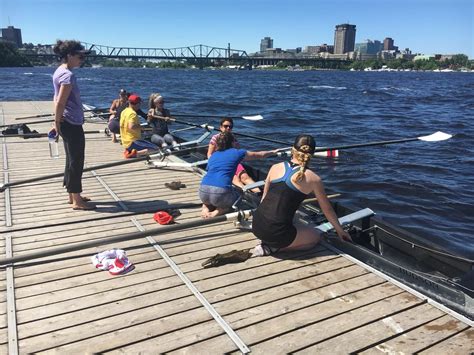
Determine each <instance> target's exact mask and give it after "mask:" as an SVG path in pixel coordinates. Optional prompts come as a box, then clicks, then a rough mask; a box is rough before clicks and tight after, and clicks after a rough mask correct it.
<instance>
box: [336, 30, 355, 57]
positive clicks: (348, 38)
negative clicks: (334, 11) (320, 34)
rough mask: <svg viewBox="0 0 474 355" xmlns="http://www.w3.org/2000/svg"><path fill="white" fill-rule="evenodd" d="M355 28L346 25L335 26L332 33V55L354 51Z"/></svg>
mask: <svg viewBox="0 0 474 355" xmlns="http://www.w3.org/2000/svg"><path fill="white" fill-rule="evenodd" d="M355 34H356V26H355V25H349V24H348V23H345V24H342V25H337V26H336V31H335V32H334V54H344V53H347V52H353V51H354V45H355Z"/></svg>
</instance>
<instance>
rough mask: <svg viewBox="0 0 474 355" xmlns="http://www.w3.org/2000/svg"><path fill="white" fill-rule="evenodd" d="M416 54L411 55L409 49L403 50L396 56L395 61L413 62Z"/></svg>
mask: <svg viewBox="0 0 474 355" xmlns="http://www.w3.org/2000/svg"><path fill="white" fill-rule="evenodd" d="M415 56H416V54H413V53H412V52H411V50H410V48H405V50H403V51H401V52H398V53H397V54H396V56H395V57H396V58H397V59H406V60H413V58H415Z"/></svg>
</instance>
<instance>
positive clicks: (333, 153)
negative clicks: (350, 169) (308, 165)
mask: <svg viewBox="0 0 474 355" xmlns="http://www.w3.org/2000/svg"><path fill="white" fill-rule="evenodd" d="M314 155H315V156H317V157H323V158H337V157H339V151H338V150H337V149H328V150H325V151H323V152H316V153H314Z"/></svg>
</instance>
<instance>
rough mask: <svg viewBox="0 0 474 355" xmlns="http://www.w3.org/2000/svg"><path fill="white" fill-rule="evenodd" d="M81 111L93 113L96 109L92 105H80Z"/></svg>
mask: <svg viewBox="0 0 474 355" xmlns="http://www.w3.org/2000/svg"><path fill="white" fill-rule="evenodd" d="M82 109H83V110H84V111H93V110H95V109H96V107H95V106H92V105H87V104H82Z"/></svg>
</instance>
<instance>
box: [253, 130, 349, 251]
mask: <svg viewBox="0 0 474 355" xmlns="http://www.w3.org/2000/svg"><path fill="white" fill-rule="evenodd" d="M315 146H316V143H315V141H314V139H313V137H311V136H309V135H300V136H298V137H296V140H295V144H294V145H293V149H292V159H291V161H290V162H283V163H279V164H275V165H273V166H272V167H271V168H270V171H269V172H268V176H267V179H266V182H265V188H264V192H263V197H262V202H261V203H260V206H259V207H258V208H257V210H256V211H255V214H254V217H253V222H252V232H253V233H254V234H255V236H256V237H257V238H259V239H260V240H261V241H262V244H261V245H259V246H257V247H256V248H254V250H253V251H252V253H253V255H254V256H259V255H258V254H261V255H268V254H271V253H272V252H275V251H277V250H285V251H290V250H305V249H310V248H312V247H314V246H315V245H316V244H318V242H319V240H320V236H319V231H318V230H317V229H315V228H312V227H309V226H303V225H298V224H297V225H296V226H295V225H294V224H293V218H294V216H295V213H296V210H297V209H298V208H299V206H300V204H301V202H303V200H304V199H305V198H306V197H307V196H308V194H310V193H311V192H313V193H314V194H315V196H316V198H317V199H318V202H319V205H320V206H321V209H322V211H323V212H324V215H325V216H326V218H327V219H328V221H329V222H330V223H331V224H332V225H333V226H334V227H335V229H336V232H337V234H338V236H339V237H340V238H341V239H342V240H346V241H350V240H351V237H350V236H349V234H348V233H347V232H346V231H344V230H343V229H342V226H341V225H340V224H339V221H338V219H337V216H336V213H335V212H334V210H333V208H332V206H331V203H330V202H329V200H328V198H327V196H326V192H325V191H324V186H323V183H322V181H321V178H320V177H319V176H318V175H316V174H315V173H314V172H313V171H311V170H309V169H307V167H308V165H309V161H310V159H311V157H312V156H313V154H314V149H315Z"/></svg>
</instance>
